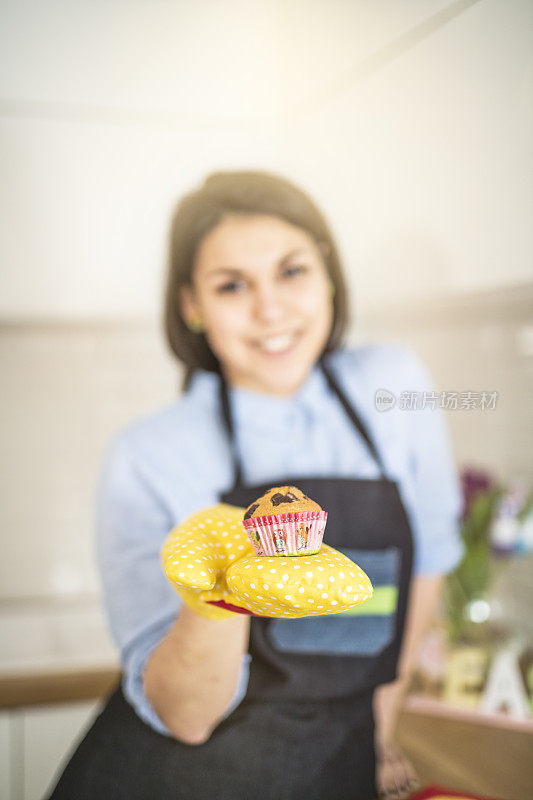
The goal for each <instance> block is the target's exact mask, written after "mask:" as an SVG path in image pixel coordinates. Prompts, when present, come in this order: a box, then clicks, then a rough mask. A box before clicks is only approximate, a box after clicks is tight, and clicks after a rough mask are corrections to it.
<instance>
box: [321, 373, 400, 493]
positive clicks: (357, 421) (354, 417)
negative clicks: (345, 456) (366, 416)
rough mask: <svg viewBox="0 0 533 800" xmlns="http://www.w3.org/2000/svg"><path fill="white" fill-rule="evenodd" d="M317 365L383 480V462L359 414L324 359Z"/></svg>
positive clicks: (384, 475) (384, 473)
mask: <svg viewBox="0 0 533 800" xmlns="http://www.w3.org/2000/svg"><path fill="white" fill-rule="evenodd" d="M318 363H319V366H320V369H321V370H322V372H323V374H324V376H325V378H326V381H327V382H328V386H329V388H330V389H331V391H332V392H333V393H334V394H336V395H337V397H338V399H339V401H340V404H341V405H342V407H343V408H344V410H345V411H346V413H347V415H348V417H349V419H350V420H351V422H352V424H353V425H354V427H355V428H356V429H357V430H358V432H359V433H360V434H361V436H362V437H363V439H364V441H365V443H366V446H367V447H368V449H369V451H370V454H371V455H372V457H373V459H374V461H375V462H376V464H377V466H378V469H379V471H380V473H381V477H382V478H385V477H386V470H385V466H384V464H383V461H382V458H381V456H380V454H379V451H378V449H377V447H376V445H375V444H374V441H373V439H372V437H371V436H370V433H369V431H368V428H367V427H366V426H365V424H364V422H363V420H362V419H361V417H360V416H359V414H358V413H357V411H356V410H355V408H354V406H353V405H352V403H351V402H350V401H349V400H348V398H347V396H346V394H345V393H344V390H343V389H342V388H341V386H340V384H339V382H338V381H337V378H336V377H335V375H334V374H333V371H332V369H331V366H330V365H329V364H327V363H326V361H325V359H324V357H322V358H321V359H320V361H319V362H318Z"/></svg>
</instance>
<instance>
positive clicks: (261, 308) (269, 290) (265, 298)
mask: <svg viewBox="0 0 533 800" xmlns="http://www.w3.org/2000/svg"><path fill="white" fill-rule="evenodd" d="M284 314H285V309H284V305H283V300H282V297H281V292H280V291H279V288H278V287H277V286H276V285H275V284H271V283H269V284H262V285H260V286H256V288H255V292H254V316H255V318H256V319H257V320H258V321H259V322H263V323H265V322H266V323H271V322H277V321H278V320H280V319H283V316H284Z"/></svg>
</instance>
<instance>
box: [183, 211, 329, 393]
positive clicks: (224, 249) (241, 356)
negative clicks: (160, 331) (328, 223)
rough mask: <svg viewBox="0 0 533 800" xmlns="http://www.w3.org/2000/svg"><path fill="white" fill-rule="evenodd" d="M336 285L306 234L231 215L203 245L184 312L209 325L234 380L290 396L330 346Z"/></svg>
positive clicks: (272, 220)
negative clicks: (330, 278)
mask: <svg viewBox="0 0 533 800" xmlns="http://www.w3.org/2000/svg"><path fill="white" fill-rule="evenodd" d="M227 263H230V264H232V265H235V266H231V267H230V266H223V265H224V264H227ZM331 287H332V284H331V282H330V280H329V277H328V273H327V268H326V265H325V263H324V260H323V258H322V255H321V253H320V250H319V248H318V246H317V245H316V244H315V243H314V242H313V239H312V238H311V236H309V234H307V233H306V232H305V231H302V230H301V229H299V228H296V227H294V226H293V225H290V224H289V223H287V222H285V221H284V220H281V219H278V218H276V217H271V216H254V217H237V216H228V217H226V218H225V219H224V220H223V221H222V222H220V223H219V224H218V225H217V226H216V227H215V228H214V229H213V230H212V231H210V233H208V234H207V235H206V236H205V238H204V239H203V241H202V242H201V244H200V247H199V248H198V252H197V256H196V266H195V269H194V273H193V276H192V280H191V284H190V285H188V286H184V287H183V288H182V290H181V296H182V313H183V316H184V318H185V319H186V320H187V321H188V322H189V324H190V323H191V322H193V321H195V320H198V319H200V320H202V321H203V325H204V329H203V333H204V335H205V337H206V339H207V342H208V343H209V346H210V348H211V350H212V351H213V353H214V354H215V355H216V357H217V359H218V361H219V363H220V364H221V365H223V367H222V368H223V369H224V374H225V377H226V379H227V380H228V381H230V382H231V383H232V384H234V385H235V386H242V387H244V388H247V389H252V390H255V391H266V392H269V393H271V394H276V395H281V396H286V395H290V394H292V393H293V392H294V391H296V390H297V389H298V388H299V386H300V385H301V383H302V382H303V381H304V379H305V377H306V376H307V374H308V372H309V370H310V369H311V367H312V365H313V364H314V363H315V362H316V360H317V358H318V357H319V355H320V354H321V353H322V351H323V350H324V348H325V346H326V342H327V340H328V337H329V333H330V329H331V323H332V318H333V298H332V293H331ZM193 324H194V322H193Z"/></svg>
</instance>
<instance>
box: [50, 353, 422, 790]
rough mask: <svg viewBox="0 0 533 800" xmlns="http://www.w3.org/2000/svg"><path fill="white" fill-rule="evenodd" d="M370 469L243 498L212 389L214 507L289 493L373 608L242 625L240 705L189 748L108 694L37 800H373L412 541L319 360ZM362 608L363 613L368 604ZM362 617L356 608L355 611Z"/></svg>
mask: <svg viewBox="0 0 533 800" xmlns="http://www.w3.org/2000/svg"><path fill="white" fill-rule="evenodd" d="M320 366H321V369H322V370H323V372H324V375H325V377H326V380H327V382H328V385H329V388H330V390H331V391H332V392H334V393H335V395H336V396H337V397H338V399H339V401H340V403H341V404H342V406H343V407H344V409H345V411H346V413H347V414H348V416H349V418H350V420H351V421H352V423H353V425H354V426H355V428H356V429H357V431H358V432H359V434H360V435H361V436H362V438H363V439H364V441H365V442H366V445H367V447H368V449H369V451H370V452H371V454H372V456H373V458H374V460H375V461H376V463H377V465H378V466H379V470H380V473H381V477H380V478H378V479H375V480H372V479H370V480H369V479H351V478H328V477H322V478H308V477H298V476H283V477H281V476H280V477H279V478H276V479H273V480H271V481H270V482H269V483H268V484H264V485H261V486H247V485H245V484H243V481H242V470H241V465H240V460H239V457H238V452H237V447H236V443H235V436H234V428H233V423H232V416H231V407H230V398H229V392H228V388H227V386H226V383H225V381H224V380H221V383H220V406H221V413H222V420H223V423H224V426H225V429H226V431H227V433H228V439H229V443H230V446H231V452H232V458H233V465H234V485H233V487H232V488H231V489H230V491H228V492H225V493H224V494H222V495H221V497H220V500H221V501H222V502H225V503H230V504H232V505H238V506H248V505H250V504H251V503H252V502H253V501H254V500H256V499H257V498H258V497H259V496H260V495H262V494H263V493H264V492H265V491H266V490H267V489H269V488H270V487H271V486H272V485H280V486H281V485H295V486H298V487H299V488H300V489H302V491H303V492H305V494H307V495H309V496H310V497H311V498H312V499H313V500H315V501H316V502H317V503H319V504H320V505H321V506H322V507H323V508H324V509H326V510H327V512H328V522H327V526H326V532H325V537H324V541H325V542H326V543H327V544H330V545H332V546H334V547H336V548H337V549H338V550H340V551H342V552H343V553H345V554H346V555H347V556H349V557H350V558H351V559H352V560H353V561H355V562H356V563H357V564H358V565H359V566H360V567H361V568H362V569H363V570H364V571H365V572H366V573H367V574H368V576H369V578H370V579H371V581H372V584H373V586H374V597H373V598H372V600H370V601H368V603H366V604H363V606H359V607H357V608H356V609H354V610H352V611H348V612H344V613H342V614H331V615H326V616H318V617H304V618H301V619H269V618H261V617H252V618H251V621H250V644H249V653H250V655H251V663H250V677H249V682H248V688H247V691H246V696H245V698H244V699H243V700H242V702H241V703H240V704H239V705H238V706H237V708H236V709H235V710H234V711H233V712H232V713H231V714H230V715H229V716H228V717H227V718H226V719H225V720H223V721H222V722H221V723H220V724H219V725H218V726H217V727H216V728H215V730H214V731H213V733H212V735H211V737H210V739H209V740H208V741H207V742H206V743H205V744H203V745H200V746H194V745H186V744H183V743H181V742H178V741H177V740H175V739H171V738H168V737H165V736H162V735H160V734H158V733H156V732H155V731H153V730H152V729H151V728H150V727H149V726H148V725H146V724H145V723H144V722H142V721H141V720H140V719H139V717H137V715H136V714H135V712H134V710H133V709H132V708H131V707H130V705H129V704H128V703H127V702H126V700H125V699H124V697H123V695H122V691H121V690H120V689H118V690H117V691H116V692H115V693H114V694H113V695H112V697H111V698H110V700H109V701H108V703H107V705H106V706H105V708H104V710H103V712H102V713H101V714H100V715H99V716H98V718H97V719H96V721H95V723H94V724H93V726H92V727H91V729H90V730H89V732H88V734H87V735H86V737H85V739H84V740H83V741H82V742H81V744H80V745H79V747H78V749H77V750H76V752H75V754H74V756H73V757H72V759H71V761H70V762H69V764H68V765H67V768H66V770H65V772H64V773H63V775H62V777H61V779H60V781H59V783H58V785H57V787H56V789H55V791H54V793H53V794H52V796H51V800H52V798H53V800H61V799H62V798H72V800H89V798H91V799H92V798H96V797H105V798H109V800H114V799H115V798H117V800H118V798H124V800H126V798H127V800H145V798H146V800H148V798H150V800H157V799H158V798H165V800H166V798H175V799H176V800H181V798H183V799H184V800H185V799H186V800H213V798H217V800H247V798H254V800H374V798H375V797H376V794H377V793H376V787H375V754H374V741H373V740H374V717H373V711H372V698H373V694H374V691H375V689H376V687H377V686H378V685H380V684H382V683H387V682H389V681H393V680H394V679H395V678H396V677H397V673H396V670H397V665H398V656H399V652H400V646H401V642H402V635H403V629H404V624H405V616H406V610H407V604H408V596H409V587H410V580H411V571H412V561H413V539H412V534H411V529H410V525H409V521H408V519H407V515H406V512H405V509H404V506H403V504H402V501H401V498H400V494H399V491H398V486H397V484H396V482H394V481H391V480H389V479H388V478H387V477H386V476H385V470H384V468H383V463H382V461H381V457H380V455H379V453H378V451H377V449H376V447H375V445H374V443H373V441H372V439H371V437H370V435H369V433H368V431H367V429H366V427H365V426H364V424H363V422H362V420H361V419H360V418H359V416H358V414H357V413H356V411H355V409H354V408H353V406H352V405H351V404H350V402H349V400H348V399H347V397H346V395H345V394H344V392H343V390H342V388H341V387H340V386H339V384H338V382H337V380H336V378H335V376H334V374H333V372H332V370H331V367H330V366H329V365H327V363H326V362H325V361H324V360H323V361H321V362H320ZM371 603H372V604H373V606H370V604H371ZM365 606H366V608H365Z"/></svg>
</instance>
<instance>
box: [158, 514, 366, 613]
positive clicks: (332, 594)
mask: <svg viewBox="0 0 533 800" xmlns="http://www.w3.org/2000/svg"><path fill="white" fill-rule="evenodd" d="M243 515H244V509H243V508H239V507H237V506H230V505H226V504H223V503H222V504H219V505H216V506H213V507H212V508H208V509H204V510H202V511H199V512H198V513H196V514H193V515H192V516H191V517H189V518H188V519H187V520H185V522H182V523H180V524H179V525H177V526H176V527H175V528H173V529H172V531H171V532H170V534H169V536H168V538H167V540H166V542H165V544H164V546H163V550H162V553H161V557H162V562H163V568H164V570H165V573H166V575H167V577H168V579H169V580H170V581H171V583H173V584H174V586H175V587H176V589H177V591H178V592H179V593H180V595H181V596H182V597H183V599H184V601H185V602H186V603H187V605H188V606H190V607H191V608H192V609H194V611H196V612H197V613H199V614H202V615H203V616H205V617H209V618H211V619H225V618H228V617H231V616H233V614H235V613H239V614H251V615H252V616H260V617H309V616H317V615H320V614H334V613H338V612H340V611H346V610H347V609H349V608H353V606H357V605H360V604H361V603H364V602H365V601H366V600H369V599H370V597H372V584H371V583H370V580H369V578H368V576H367V575H366V574H365V573H364V572H363V570H362V569H360V568H359V567H358V566H357V564H354V562H353V561H351V560H350V559H349V558H347V556H345V555H343V554H342V553H339V552H338V551H337V550H335V549H334V548H333V547H329V545H327V544H322V547H321V548H320V550H319V552H318V553H316V555H309V556H300V557H298V558H292V557H290V556H287V557H278V556H263V557H259V556H256V555H255V553H254V551H253V548H252V545H251V544H250V541H249V540H248V537H247V536H246V533H245V531H244V528H243V525H242V520H243Z"/></svg>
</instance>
